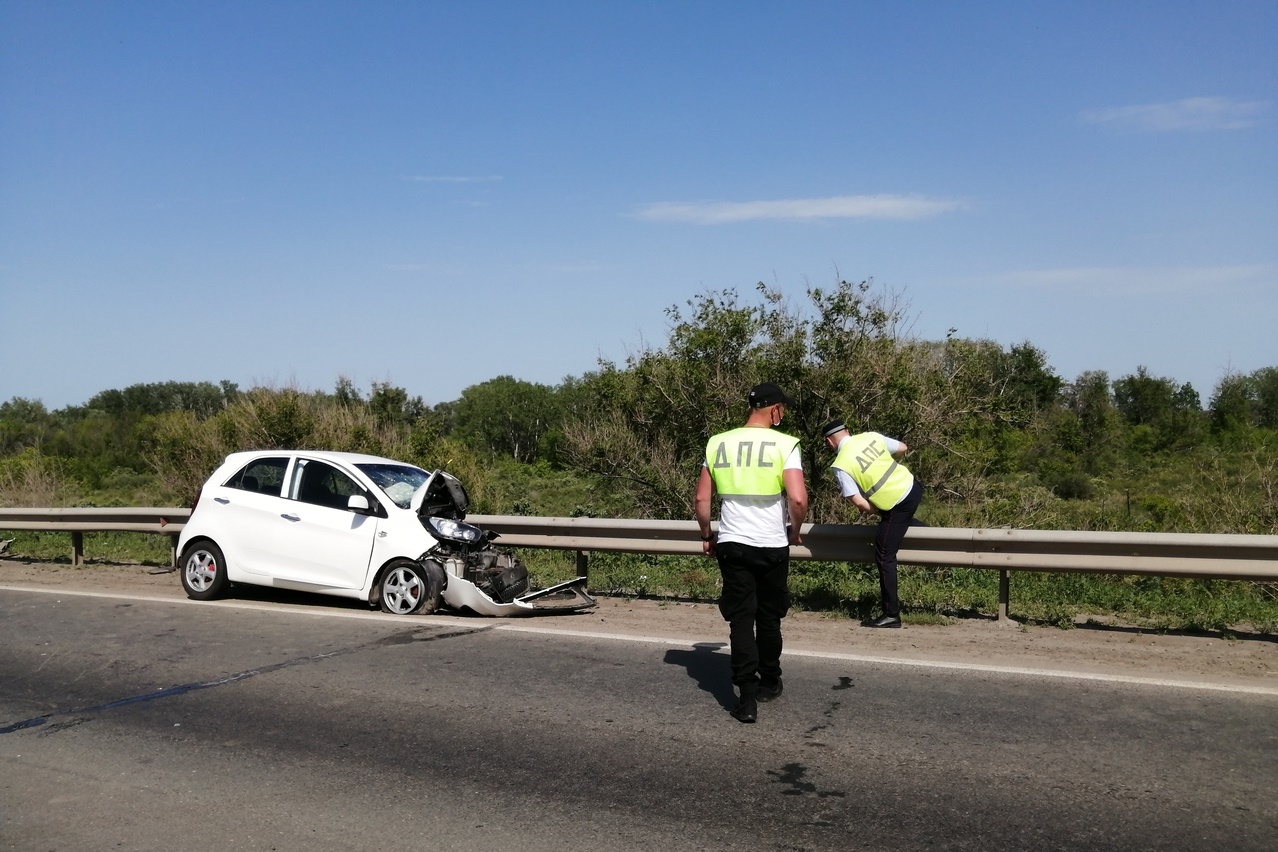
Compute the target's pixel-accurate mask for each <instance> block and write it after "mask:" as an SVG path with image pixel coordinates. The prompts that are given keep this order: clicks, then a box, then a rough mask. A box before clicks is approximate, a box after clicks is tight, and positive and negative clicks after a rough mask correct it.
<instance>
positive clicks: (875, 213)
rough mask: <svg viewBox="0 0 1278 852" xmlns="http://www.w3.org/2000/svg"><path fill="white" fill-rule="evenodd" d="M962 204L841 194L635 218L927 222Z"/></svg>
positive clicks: (671, 209) (648, 208)
mask: <svg viewBox="0 0 1278 852" xmlns="http://www.w3.org/2000/svg"><path fill="white" fill-rule="evenodd" d="M963 206H964V205H963V204H962V202H959V201H954V200H950V199H945V198H928V197H926V196H918V195H840V196H835V197H833V198H791V199H783V200H778V201H659V202H656V203H653V204H647V205H644V206H643V207H640V208H639V209H638V210H637V211H636V213H635V215H636V216H637V217H638V218H640V219H647V220H650V221H654V222H690V223H692V224H694V225H723V224H727V223H729V222H752V221H758V220H760V219H904V220H916V219H928V218H931V217H933V216H939V215H941V214H942V213H949V212H952V211H954V210H959V209H962V207H963Z"/></svg>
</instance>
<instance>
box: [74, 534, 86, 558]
mask: <svg viewBox="0 0 1278 852" xmlns="http://www.w3.org/2000/svg"><path fill="white" fill-rule="evenodd" d="M71 564H72V565H83V564H84V533H82V532H73V533H71Z"/></svg>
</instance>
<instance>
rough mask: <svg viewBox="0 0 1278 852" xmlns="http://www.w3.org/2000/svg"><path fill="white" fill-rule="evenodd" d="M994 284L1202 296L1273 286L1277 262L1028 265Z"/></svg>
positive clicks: (1277, 275) (1276, 281) (1277, 282)
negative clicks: (1219, 264)
mask: <svg viewBox="0 0 1278 852" xmlns="http://www.w3.org/2000/svg"><path fill="white" fill-rule="evenodd" d="M997 281H998V283H1000V284H1004V285H1010V286H1017V287H1028V288H1039V289H1045V290H1078V291H1086V292H1089V293H1092V292H1099V293H1104V294H1107V295H1115V296H1118V295H1122V296H1183V295H1187V294H1193V293H1201V294H1204V299H1207V298H1212V297H1216V296H1220V295H1221V294H1223V293H1224V292H1226V291H1238V290H1244V289H1254V288H1263V289H1264V290H1266V291H1269V290H1272V289H1274V288H1275V287H1278V266H1275V265H1274V264H1267V263H1258V264H1249V265H1238V266H1179V267H1177V266H1167V267H1160V266H1086V267H1075V268H1068V269H1033V270H1021V271H1017V272H1008V273H1005V274H1003V275H1000V276H998V279H997Z"/></svg>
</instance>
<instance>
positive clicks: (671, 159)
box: [0, 0, 1278, 408]
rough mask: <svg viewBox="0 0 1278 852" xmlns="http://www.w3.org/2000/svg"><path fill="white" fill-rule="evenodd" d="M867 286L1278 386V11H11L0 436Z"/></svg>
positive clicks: (3, 111) (456, 377) (1089, 351)
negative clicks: (128, 407)
mask: <svg viewBox="0 0 1278 852" xmlns="http://www.w3.org/2000/svg"><path fill="white" fill-rule="evenodd" d="M869 277H872V278H873V279H874V280H875V281H876V282H878V283H879V284H880V285H881V286H883V287H885V288H888V289H891V290H893V291H896V292H899V293H901V294H902V295H903V298H904V299H905V300H906V301H907V302H908V305H909V311H910V315H911V317H912V318H913V323H912V325H911V327H910V330H911V331H912V333H913V334H914V335H916V336H918V337H922V338H927V339H943V338H944V337H945V335H946V333H947V332H948V330H949V329H951V328H954V329H956V330H957V334H958V335H960V336H964V337H977V338H989V339H992V340H996V341H998V342H1000V343H1002V344H1004V345H1010V344H1014V343H1019V342H1022V341H1029V342H1030V343H1032V344H1034V345H1035V346H1038V347H1039V348H1041V349H1042V350H1044V352H1045V353H1046V354H1047V358H1048V362H1049V363H1050V364H1051V366H1052V367H1053V368H1054V369H1055V370H1056V371H1057V373H1058V374H1059V375H1061V376H1062V377H1063V378H1065V379H1066V380H1072V379H1074V378H1076V377H1077V376H1078V374H1080V373H1081V372H1083V371H1085V370H1105V371H1107V372H1108V373H1109V374H1110V377H1111V378H1115V379H1116V378H1119V377H1121V376H1123V375H1128V374H1131V373H1133V372H1135V371H1136V368H1137V367H1138V366H1142V365H1143V366H1145V367H1147V368H1148V369H1149V370H1150V372H1151V373H1153V374H1154V375H1156V376H1165V377H1169V378H1173V379H1175V380H1176V381H1178V382H1191V383H1192V384H1193V385H1194V386H1195V388H1197V389H1198V391H1199V393H1200V394H1201V395H1202V398H1203V401H1204V403H1205V402H1207V400H1208V397H1209V396H1210V393H1211V391H1212V389H1213V388H1214V387H1215V385H1216V383H1217V382H1218V381H1219V380H1220V378H1221V377H1223V376H1224V375H1226V374H1227V373H1231V372H1235V373H1247V372H1251V371H1253V370H1256V369H1259V368H1261V367H1268V366H1278V342H1276V341H1278V335H1276V334H1275V331H1274V326H1275V321H1276V320H1278V3H1274V2H1272V0H1265V2H1221V0H1213V2H1175V0H1163V2H1113V0H1111V2H1096V3H1090V2H1070V3H1042V2H1027V0H1016V2H1004V0H988V1H987V2H983V3H954V2H918V3H908V2H902V3H891V4H888V3H869V2H851V0H848V1H847V2H796V3H791V4H779V3H764V2H731V3H729V2H699V3H698V2H686V0H685V2H664V0H649V1H648V2H630V3H622V2H607V0H592V2H546V3H528V2H484V0H477V2H476V1H472V2H359V3H355V2H318V1H317V2H273V0H254V2H204V3H198V2H191V3H169V2H158V0H157V2H107V1H106V0H99V1H98V2H57V0H40V2H26V0H0V305H2V307H3V320H4V323H3V327H0V401H4V400H8V399H11V398H13V397H26V398H32V399H39V400H42V401H43V402H44V403H45V404H46V405H47V406H48V407H50V408H59V407H62V406H66V405H78V404H81V403H83V402H86V401H87V400H88V399H89V398H90V397H91V396H92V395H93V394H95V393H97V392H99V391H102V390H106V389H110V388H124V387H127V386H129V385H133V384H139V383H146V382H162V381H219V380H222V379H226V380H230V381H233V382H236V383H238V384H239V385H240V386H241V387H249V386H253V385H270V386H275V387H284V386H290V385H291V386H296V387H299V388H301V389H304V390H331V389H332V388H333V387H334V385H335V384H336V382H337V379H338V377H339V376H346V377H348V378H350V379H351V380H352V381H353V382H354V383H355V384H356V386H357V387H359V388H361V389H364V390H367V389H368V388H369V387H370V386H371V383H373V382H390V383H392V384H394V385H397V386H400V387H404V388H406V389H407V390H408V391H409V393H410V394H413V395H419V396H421V397H423V398H424V399H425V401H426V402H428V403H430V404H434V403H437V402H442V401H447V400H451V399H456V398H457V397H458V396H459V395H460V393H461V391H462V390H463V389H464V388H466V387H467V386H469V385H472V384H476V383H479V382H483V381H485V380H487V379H491V378H495V377H497V376H501V375H513V376H515V377H517V378H521V379H525V380H528V381H533V382H542V383H546V384H555V383H558V382H559V381H560V380H561V379H563V378H564V377H565V376H577V375H581V374H583V373H586V372H589V371H591V370H593V369H595V367H596V364H597V360H598V359H599V358H600V357H601V356H602V357H606V358H611V359H617V360H620V359H624V357H625V356H626V354H627V353H629V352H633V351H636V350H638V349H639V348H641V347H643V346H645V345H661V344H662V343H664V341H665V339H666V333H667V319H666V313H665V311H666V309H667V308H668V307H670V306H672V305H682V304H684V303H685V302H686V301H687V300H688V299H690V298H693V297H695V296H696V295H698V294H700V293H705V292H708V291H718V290H723V289H735V290H737V291H738V292H739V293H740V294H742V296H743V297H746V298H747V299H749V298H752V297H753V288H754V285H755V283H756V282H759V281H763V282H766V283H768V284H769V285H771V286H773V287H775V288H777V289H779V290H781V291H782V292H784V293H786V294H788V295H789V296H791V297H792V298H793V300H794V302H795V304H796V305H803V304H805V303H806V299H805V296H804V292H805V290H806V288H807V287H809V286H817V287H829V286H831V285H833V284H834V283H835V282H837V280H838V279H839V278H845V279H848V280H862V279H865V278H869Z"/></svg>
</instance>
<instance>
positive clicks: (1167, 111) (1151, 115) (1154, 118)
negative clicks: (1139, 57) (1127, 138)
mask: <svg viewBox="0 0 1278 852" xmlns="http://www.w3.org/2000/svg"><path fill="white" fill-rule="evenodd" d="M1269 108H1270V102H1269V101H1234V100H1230V99H1229V98H1186V99H1185V100H1181V101H1171V102H1170V103H1165V104H1142V105H1139V106H1125V107H1113V108H1110V109H1096V110H1088V111H1086V112H1084V113H1083V114H1082V115H1083V121H1086V122H1087V123H1089V124H1102V125H1105V126H1107V127H1112V128H1114V129H1115V130H1118V131H1120V132H1124V133H1165V132H1174V131H1180V130H1243V129H1245V128H1248V127H1254V126H1255V125H1257V124H1260V123H1261V122H1262V121H1264V120H1265V118H1266V116H1267V114H1268V112H1269Z"/></svg>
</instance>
